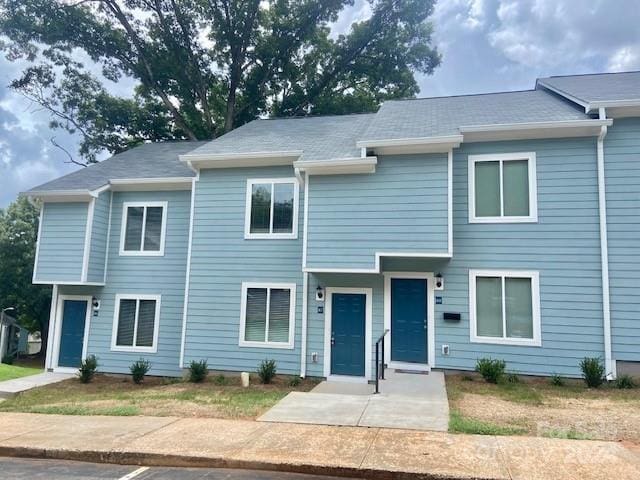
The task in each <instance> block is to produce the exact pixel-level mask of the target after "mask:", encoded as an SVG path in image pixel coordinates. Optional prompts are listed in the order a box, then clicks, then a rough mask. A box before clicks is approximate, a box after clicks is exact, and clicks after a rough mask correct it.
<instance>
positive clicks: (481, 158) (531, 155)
mask: <svg viewBox="0 0 640 480" xmlns="http://www.w3.org/2000/svg"><path fill="white" fill-rule="evenodd" d="M518 160H526V161H527V167H528V176H529V215H527V216H505V215H504V195H503V186H504V182H503V165H504V162H509V161H518ZM480 162H498V163H499V169H500V216H497V217H478V216H476V214H475V209H476V196H475V194H476V192H475V183H476V180H475V178H476V169H475V165H476V163H480ZM536 171H537V167H536V153H535V152H512V153H496V154H483V155H469V158H468V177H467V178H468V182H467V184H468V185H467V187H468V205H469V217H468V218H469V223H537V222H538V182H537V178H536V176H537V174H536Z"/></svg>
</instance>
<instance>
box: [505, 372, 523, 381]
mask: <svg viewBox="0 0 640 480" xmlns="http://www.w3.org/2000/svg"><path fill="white" fill-rule="evenodd" d="M507 383H520V377H519V376H518V375H516V374H515V373H510V374H508V375H507Z"/></svg>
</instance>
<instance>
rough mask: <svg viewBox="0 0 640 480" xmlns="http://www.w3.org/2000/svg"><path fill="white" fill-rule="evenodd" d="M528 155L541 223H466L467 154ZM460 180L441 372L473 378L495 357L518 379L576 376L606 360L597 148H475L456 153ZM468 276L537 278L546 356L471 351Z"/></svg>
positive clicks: (500, 349) (440, 329)
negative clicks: (532, 157)
mask: <svg viewBox="0 0 640 480" xmlns="http://www.w3.org/2000/svg"><path fill="white" fill-rule="evenodd" d="M525 151H535V152H536V154H537V182H538V218H539V221H538V223H534V224H526V223H520V224H518V223H516V224H492V225H490V224H469V223H468V203H467V200H468V198H467V197H468V193H467V169H468V167H467V160H468V155H469V154H487V153H501V152H525ZM453 173H454V177H453V181H454V185H453V190H454V200H453V208H454V226H453V229H454V230H453V235H454V242H453V245H454V246H453V259H452V260H451V262H450V263H449V264H448V265H447V267H446V268H445V269H444V270H443V271H442V273H443V275H444V278H445V291H443V292H442V297H443V303H442V305H436V307H437V309H436V319H437V323H436V355H437V356H436V363H437V365H438V366H439V367H449V368H461V369H472V368H473V367H474V366H475V362H476V359H477V357H480V356H485V355H486V356H488V355H491V356H493V357H497V358H503V359H505V360H506V361H507V364H508V368H509V369H510V370H513V371H517V372H523V373H532V374H552V373H554V372H555V373H558V374H562V375H578V374H579V368H578V363H579V361H580V360H581V359H582V358H583V357H585V356H603V355H604V351H603V349H604V347H603V326H602V280H601V274H600V239H599V223H598V221H599V220H598V198H597V171H596V145H595V139H593V138H585V139H566V140H549V141H528V142H502V143H478V144H469V145H465V146H463V147H462V148H460V149H459V150H457V151H455V152H454V172H453ZM469 269H505V270H511V269H513V270H518V269H521V270H537V271H539V272H540V296H541V300H540V303H541V319H542V347H520V346H499V345H486V344H476V343H470V341H469V300H468V295H469V285H468V283H469V277H468V272H469ZM444 311H454V312H461V313H462V321H461V322H460V323H459V324H455V323H446V322H444V321H443V320H442V313H443V312H444ZM442 344H448V345H450V348H451V354H450V355H449V356H446V357H445V356H442V355H441V345H442Z"/></svg>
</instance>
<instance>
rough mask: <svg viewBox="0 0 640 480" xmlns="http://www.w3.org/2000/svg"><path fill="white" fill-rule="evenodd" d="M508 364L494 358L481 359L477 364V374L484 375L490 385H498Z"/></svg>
mask: <svg viewBox="0 0 640 480" xmlns="http://www.w3.org/2000/svg"><path fill="white" fill-rule="evenodd" d="M506 367H507V363H506V362H505V361H504V360H497V359H493V358H479V359H478V361H477V362H476V372H478V373H479V374H480V375H482V378H484V379H485V381H486V382H488V383H498V381H499V380H500V379H501V378H502V377H503V375H504V369H505V368H506Z"/></svg>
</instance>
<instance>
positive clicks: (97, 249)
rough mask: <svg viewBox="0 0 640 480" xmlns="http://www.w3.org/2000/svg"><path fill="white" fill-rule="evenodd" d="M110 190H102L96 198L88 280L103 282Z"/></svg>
mask: <svg viewBox="0 0 640 480" xmlns="http://www.w3.org/2000/svg"><path fill="white" fill-rule="evenodd" d="M110 203H111V192H102V193H101V194H100V195H99V197H98V198H97V199H96V203H95V206H94V209H93V225H92V228H91V248H90V250H89V252H90V253H89V270H88V272H87V281H88V282H98V283H102V282H104V267H105V253H106V251H107V230H108V229H109V205H110Z"/></svg>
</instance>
